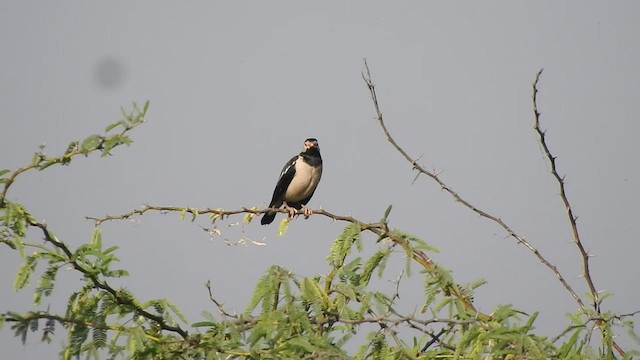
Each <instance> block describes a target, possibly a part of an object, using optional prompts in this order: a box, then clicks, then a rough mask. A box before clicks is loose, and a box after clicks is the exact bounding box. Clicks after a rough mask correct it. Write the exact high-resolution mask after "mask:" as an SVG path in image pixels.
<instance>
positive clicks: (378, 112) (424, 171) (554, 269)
mask: <svg viewBox="0 0 640 360" xmlns="http://www.w3.org/2000/svg"><path fill="white" fill-rule="evenodd" d="M364 67H365V72H363V73H362V79H363V80H364V82H365V84H366V85H367V88H369V93H370V94H371V100H372V101H373V107H374V110H375V112H376V119H377V120H378V123H379V124H380V127H381V128H382V131H383V132H384V134H385V136H386V137H387V140H388V141H389V142H390V143H391V145H393V147H394V148H395V149H396V150H397V151H398V152H399V153H400V154H402V156H403V157H404V158H405V159H406V160H407V161H408V162H409V163H410V164H411V166H413V169H414V170H416V171H418V173H419V174H424V175H426V176H428V177H429V178H431V179H432V180H433V181H435V182H436V183H437V184H438V185H439V186H440V188H441V189H442V190H444V191H446V192H447V193H448V194H449V195H451V196H452V197H453V198H454V200H455V201H457V202H459V203H461V204H462V205H464V206H465V207H467V208H468V209H470V210H471V211H473V212H475V213H476V214H478V215H479V216H481V217H483V218H485V219H489V220H491V221H493V222H495V223H496V224H498V225H499V226H500V227H502V228H503V229H504V230H505V231H506V232H507V234H508V235H509V236H510V237H512V238H514V239H515V240H516V242H517V243H518V244H521V245H524V246H525V247H526V248H527V249H529V251H531V252H532V253H533V254H534V255H535V256H536V258H538V260H539V261H540V262H541V263H542V264H544V266H546V267H547V268H548V269H549V270H551V272H553V274H554V275H555V276H556V277H557V278H558V281H560V283H561V284H562V286H563V287H564V288H565V289H566V290H567V291H568V292H569V294H571V296H572V297H573V298H574V299H575V301H576V302H577V303H578V305H579V306H580V308H584V307H585V305H584V302H583V301H582V299H581V298H580V297H579V296H578V294H577V293H576V292H575V291H574V290H573V288H572V287H571V285H569V283H568V282H567V280H566V279H565V278H564V276H562V274H561V273H560V271H559V270H558V268H557V267H556V266H555V265H554V264H552V263H551V262H549V261H548V260H547V259H546V258H545V257H544V256H543V255H542V254H541V253H540V251H538V249H536V248H535V247H534V246H533V245H531V243H529V242H528V241H527V240H526V239H525V238H524V237H523V236H521V235H519V234H518V233H516V232H515V231H514V230H513V229H512V228H511V227H510V226H509V225H507V224H506V223H505V222H504V221H502V219H500V218H499V217H497V216H494V215H491V214H489V213H488V212H486V211H484V210H482V209H480V208H478V207H477V206H475V205H473V204H471V203H470V202H468V201H466V200H465V199H463V198H462V197H461V196H460V195H459V194H458V193H457V192H456V191H454V190H453V189H452V188H451V187H450V186H449V185H447V184H446V183H445V182H444V181H442V179H440V177H439V176H438V174H436V173H434V172H432V171H429V170H427V169H425V168H424V167H423V166H421V165H420V164H418V161H417V159H414V158H413V157H411V156H410V155H409V154H408V153H407V152H406V151H405V150H404V149H403V148H402V147H400V145H398V143H397V142H396V141H395V140H394V139H393V137H392V136H391V134H390V133H389V130H387V127H386V125H385V123H384V118H383V116H382V111H381V110H380V103H379V101H378V95H377V94H376V87H375V84H374V82H373V79H372V78H371V72H370V71H369V65H368V64H367V61H366V60H365V61H364Z"/></svg>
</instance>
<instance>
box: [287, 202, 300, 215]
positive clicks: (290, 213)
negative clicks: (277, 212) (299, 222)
mask: <svg viewBox="0 0 640 360" xmlns="http://www.w3.org/2000/svg"><path fill="white" fill-rule="evenodd" d="M284 208H285V209H286V210H287V212H289V219H293V216H294V215H295V214H297V213H298V210H297V209H296V208H294V207H291V206H289V204H287V202H286V201H285V202H284Z"/></svg>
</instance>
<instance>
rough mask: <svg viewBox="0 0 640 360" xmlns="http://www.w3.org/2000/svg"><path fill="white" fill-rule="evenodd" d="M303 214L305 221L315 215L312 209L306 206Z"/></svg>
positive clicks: (303, 207) (303, 208) (303, 206)
mask: <svg viewBox="0 0 640 360" xmlns="http://www.w3.org/2000/svg"><path fill="white" fill-rule="evenodd" d="M302 214H303V215H304V218H305V219H308V218H309V216H310V215H312V214H313V210H311V208H309V207H306V206H305V205H302Z"/></svg>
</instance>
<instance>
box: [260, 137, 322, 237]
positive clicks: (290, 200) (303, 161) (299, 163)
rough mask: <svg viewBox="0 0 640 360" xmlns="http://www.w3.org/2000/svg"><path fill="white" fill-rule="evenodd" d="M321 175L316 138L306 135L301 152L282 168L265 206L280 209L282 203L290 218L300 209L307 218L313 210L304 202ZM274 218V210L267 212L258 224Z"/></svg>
mask: <svg viewBox="0 0 640 360" xmlns="http://www.w3.org/2000/svg"><path fill="white" fill-rule="evenodd" d="M321 177H322V157H321V156H320V147H319V146H318V140H316V139H314V138H309V139H307V140H305V141H304V148H303V149H302V152H300V154H298V155H296V156H294V157H292V158H291V160H289V161H288V162H287V163H286V164H285V165H284V167H283V168H282V171H281V172H280V177H279V178H278V182H277V183H276V188H275V190H273V196H272V197H271V202H270V203H269V207H270V208H280V207H281V206H282V205H283V204H284V206H285V209H287V211H288V212H289V217H290V218H291V217H293V215H295V214H297V213H298V211H300V210H302V212H303V214H304V216H305V217H309V215H311V214H312V213H313V211H311V209H310V208H308V207H307V206H306V205H307V203H308V202H309V200H311V197H312V196H313V193H314V192H315V191H316V188H317V187H318V183H319V182H320V178H321ZM275 217H276V212H275V211H267V212H266V213H265V214H264V215H263V216H262V219H261V220H260V223H261V224H262V225H267V224H271V222H273V219H275Z"/></svg>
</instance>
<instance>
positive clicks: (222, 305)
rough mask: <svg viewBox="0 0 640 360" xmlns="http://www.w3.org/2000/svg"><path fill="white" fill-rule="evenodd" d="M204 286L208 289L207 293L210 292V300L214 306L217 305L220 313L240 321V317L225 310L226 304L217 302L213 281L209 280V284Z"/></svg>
mask: <svg viewBox="0 0 640 360" xmlns="http://www.w3.org/2000/svg"><path fill="white" fill-rule="evenodd" d="M204 286H205V287H206V288H207V291H208V292H209V299H210V300H211V301H213V303H214V304H216V307H217V308H218V310H219V311H220V313H221V314H222V315H224V316H226V317H228V318H232V319H236V320H237V319H238V315H237V314H231V313H229V312H228V311H226V310H225V309H224V303H221V302H219V301H218V300H216V299H215V298H214V297H213V290H212V289H211V280H207V283H206V284H204Z"/></svg>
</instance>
